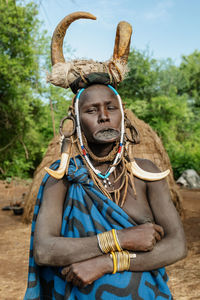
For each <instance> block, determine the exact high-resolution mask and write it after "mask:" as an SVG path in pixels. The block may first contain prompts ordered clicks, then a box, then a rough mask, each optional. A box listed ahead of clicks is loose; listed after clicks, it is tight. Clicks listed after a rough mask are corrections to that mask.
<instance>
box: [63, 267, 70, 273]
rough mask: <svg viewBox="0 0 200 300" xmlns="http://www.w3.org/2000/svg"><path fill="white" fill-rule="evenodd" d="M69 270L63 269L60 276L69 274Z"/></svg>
mask: <svg viewBox="0 0 200 300" xmlns="http://www.w3.org/2000/svg"><path fill="white" fill-rule="evenodd" d="M69 270H70V267H65V268H63V269H62V271H61V274H62V275H66V274H67V273H68V272H69Z"/></svg>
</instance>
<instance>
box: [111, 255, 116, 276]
mask: <svg viewBox="0 0 200 300" xmlns="http://www.w3.org/2000/svg"><path fill="white" fill-rule="evenodd" d="M110 256H111V257H112V260H113V274H115V273H116V272H117V259H116V256H115V252H113V251H112V252H111V254H110Z"/></svg>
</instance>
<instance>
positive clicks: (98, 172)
mask: <svg viewBox="0 0 200 300" xmlns="http://www.w3.org/2000/svg"><path fill="white" fill-rule="evenodd" d="M108 87H109V88H110V89H111V90H112V91H113V92H114V93H115V95H116V96H117V99H118V102H119V107H120V111H121V115H122V119H121V137H120V143H119V149H118V152H117V154H116V157H115V159H114V161H113V164H112V166H111V167H109V168H108V170H107V171H106V173H105V174H104V175H103V174H102V173H101V171H99V170H97V169H96V168H95V167H94V166H93V164H92V163H91V161H90V158H89V154H88V153H87V152H86V149H85V147H84V144H83V139H82V134H81V125H80V117H79V99H80V96H81V94H82V92H83V91H84V90H85V89H84V88H82V89H81V90H80V91H79V92H78V94H77V97H76V99H75V118H76V132H77V136H78V139H79V142H80V146H81V149H82V154H83V157H84V158H85V160H86V162H87V163H88V165H89V167H90V168H91V169H92V170H93V172H94V173H95V174H96V175H97V176H98V177H100V178H101V179H104V183H105V187H107V186H106V183H108V185H111V183H110V181H109V179H108V177H109V176H110V174H111V173H112V172H113V171H114V170H115V168H116V167H115V165H116V164H117V162H118V161H119V160H120V158H121V156H122V153H123V141H124V110H123V106H122V100H121V97H120V95H119V94H118V92H117V91H116V90H115V89H114V88H113V87H112V86H111V85H108ZM106 181H107V182H106Z"/></svg>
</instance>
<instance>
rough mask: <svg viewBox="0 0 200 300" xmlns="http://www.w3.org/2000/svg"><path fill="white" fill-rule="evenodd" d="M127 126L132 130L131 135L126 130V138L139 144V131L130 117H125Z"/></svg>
mask: <svg viewBox="0 0 200 300" xmlns="http://www.w3.org/2000/svg"><path fill="white" fill-rule="evenodd" d="M125 126H126V128H128V129H129V130H128V131H129V132H130V135H129V134H128V133H127V131H126V133H125V135H126V139H127V140H128V141H129V142H131V143H133V144H139V143H140V136H139V132H138V131H137V129H136V128H135V127H134V126H133V124H132V123H131V121H130V120H129V119H127V117H125Z"/></svg>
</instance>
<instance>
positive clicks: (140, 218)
mask: <svg viewBox="0 0 200 300" xmlns="http://www.w3.org/2000/svg"><path fill="white" fill-rule="evenodd" d="M134 183H135V189H136V195H135V193H134V190H133V188H132V185H131V183H129V185H128V190H127V196H126V200H125V203H124V205H123V207H122V209H123V210H124V211H125V212H126V213H127V214H128V215H129V216H130V217H131V218H132V219H133V220H134V221H135V222H136V223H137V224H143V223H147V222H154V217H153V213H152V210H151V207H150V205H149V202H148V190H147V187H146V183H145V182H144V181H142V180H140V179H137V178H135V180H134ZM121 197H123V190H122V192H121Z"/></svg>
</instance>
